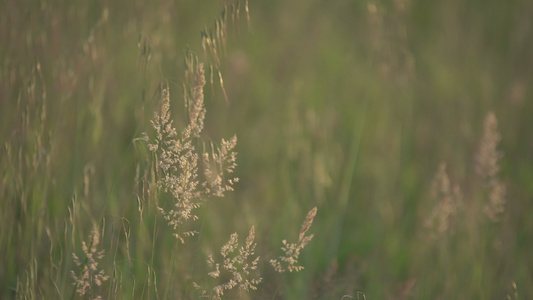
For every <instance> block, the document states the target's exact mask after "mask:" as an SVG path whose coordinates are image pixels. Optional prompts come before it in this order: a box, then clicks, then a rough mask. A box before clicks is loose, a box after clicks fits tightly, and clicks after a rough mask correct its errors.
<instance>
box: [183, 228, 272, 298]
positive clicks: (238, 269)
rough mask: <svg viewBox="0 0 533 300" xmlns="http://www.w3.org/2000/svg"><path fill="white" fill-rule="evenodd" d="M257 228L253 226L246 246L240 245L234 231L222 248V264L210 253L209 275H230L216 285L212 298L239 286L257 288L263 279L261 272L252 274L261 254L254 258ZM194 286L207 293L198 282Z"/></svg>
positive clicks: (246, 289) (244, 288) (240, 287)
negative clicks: (236, 251) (226, 279)
mask: <svg viewBox="0 0 533 300" xmlns="http://www.w3.org/2000/svg"><path fill="white" fill-rule="evenodd" d="M254 240H255V229H254V227H253V226H252V228H250V232H249V234H248V237H247V238H246V242H245V244H244V246H241V247H239V241H238V235H237V233H233V234H232V235H231V236H230V239H229V240H228V242H227V243H226V244H224V246H222V248H221V249H220V254H221V255H222V259H223V262H222V266H221V264H220V263H216V262H215V260H214V258H213V255H209V256H208V259H207V264H208V265H209V267H210V268H211V270H212V271H211V272H209V273H208V275H209V276H210V277H212V278H219V277H228V278H230V279H229V280H228V281H226V282H224V283H222V284H219V285H217V286H215V287H214V288H213V289H212V296H211V298H212V299H221V297H222V296H223V295H224V292H225V291H228V290H231V289H233V288H235V287H238V288H239V289H240V290H243V291H250V290H256V289H257V285H258V284H259V283H260V282H261V281H262V279H261V277H259V274H257V272H255V273H256V274H252V271H256V270H257V263H258V262H259V256H257V257H255V258H254V255H255V246H256V243H255V242H254ZM237 249H239V253H238V254H236V253H235V250H237ZM221 269H222V270H221ZM223 273H225V274H223ZM254 275H255V276H254ZM193 286H194V287H195V288H196V289H198V290H201V291H202V294H203V295H207V294H208V293H207V291H206V290H204V289H202V287H201V286H200V285H198V284H197V283H193Z"/></svg>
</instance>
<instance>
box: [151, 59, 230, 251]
mask: <svg viewBox="0 0 533 300" xmlns="http://www.w3.org/2000/svg"><path fill="white" fill-rule="evenodd" d="M186 67H187V68H186V73H185V78H186V81H185V86H184V91H185V95H184V97H185V105H186V107H187V108H188V116H189V117H188V121H189V122H188V124H187V126H186V127H185V128H184V129H183V130H182V131H181V132H180V134H178V131H177V130H176V129H175V128H174V127H173V120H171V113H170V93H169V90H168V88H165V89H163V90H162V92H161V102H160V106H159V109H158V111H156V112H155V113H154V117H153V120H152V121H151V123H152V127H153V128H154V131H155V138H153V139H152V140H150V137H149V136H148V135H147V134H146V133H144V134H143V139H144V140H146V141H147V142H148V149H149V150H150V151H151V152H153V153H154V154H155V155H156V161H157V166H158V169H159V170H160V171H161V172H162V174H161V176H160V178H159V179H158V182H157V183H158V186H159V188H160V189H162V190H164V191H165V192H166V193H169V194H170V195H171V196H172V198H173V199H174V205H173V207H172V208H171V209H168V210H167V209H164V208H162V207H158V210H159V212H160V213H161V214H162V215H163V217H164V219H165V220H166V221H167V222H168V224H169V225H170V226H171V227H172V228H173V229H174V236H175V237H176V238H177V239H178V240H180V241H181V242H182V243H184V242H185V239H184V238H185V237H189V236H193V235H195V234H196V233H197V232H196V231H195V230H182V229H183V228H182V227H183V226H182V225H184V223H185V222H186V221H188V220H197V219H198V216H196V214H195V213H194V212H193V211H194V210H195V209H196V208H198V207H199V206H200V205H201V203H202V201H203V200H205V199H204V198H206V197H208V196H216V197H222V196H224V193H225V192H227V191H232V190H233V187H232V186H233V184H234V183H235V182H237V181H238V179H237V178H234V177H232V178H226V174H229V173H233V171H234V169H235V167H236V165H237V164H236V159H237V153H236V152H233V149H234V148H235V146H236V144H237V137H236V136H233V137H232V138H231V139H230V140H229V141H226V140H224V139H222V142H221V146H220V147H215V146H212V148H213V150H212V153H211V154H209V153H208V152H204V153H201V152H199V151H198V150H197V149H196V145H197V144H198V143H199V142H200V141H201V140H200V134H201V132H202V130H203V129H204V119H205V114H206V109H205V107H204V93H203V88H204V86H205V75H204V68H203V64H202V63H197V59H196V58H195V57H193V56H192V55H190V54H189V55H188V56H187V59H186ZM214 148H216V149H214ZM200 156H201V157H202V162H203V172H200V170H199V168H200V166H199V158H200ZM200 175H203V178H200Z"/></svg>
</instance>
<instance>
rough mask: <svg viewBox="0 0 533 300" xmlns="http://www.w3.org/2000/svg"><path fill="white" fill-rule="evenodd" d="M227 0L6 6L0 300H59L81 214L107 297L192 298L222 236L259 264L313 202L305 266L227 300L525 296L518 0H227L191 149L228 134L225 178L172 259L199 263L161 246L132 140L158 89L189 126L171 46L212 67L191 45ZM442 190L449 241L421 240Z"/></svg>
mask: <svg viewBox="0 0 533 300" xmlns="http://www.w3.org/2000/svg"><path fill="white" fill-rule="evenodd" d="M232 3H233V2H230V1H227V2H225V1H219V0H218V1H211V0H210V1H167V0H165V1H158V0H156V1H149V2H148V1H146V2H145V1H138V0H134V1H113V2H109V1H88V2H79V1H61V0H57V1H45V0H42V1H38V0H36V1H3V2H2V3H1V4H0V66H1V67H0V71H1V72H0V114H1V116H0V141H1V142H2V145H1V146H2V148H1V150H0V155H1V156H0V163H1V166H0V170H1V171H2V172H1V173H0V175H1V177H0V196H1V202H2V204H1V212H0V216H1V219H0V222H1V227H2V229H0V254H1V258H0V282H2V284H0V285H1V287H0V298H6V299H9V298H15V297H18V298H48V299H50V298H51V297H52V298H54V297H57V295H58V294H59V295H62V297H64V298H67V297H69V296H70V295H71V293H72V295H73V296H74V293H73V292H72V288H73V286H72V282H71V281H72V279H71V277H70V273H69V272H70V271H69V270H70V269H72V267H73V266H74V263H73V262H72V256H71V253H72V252H73V251H74V252H75V251H78V252H79V251H80V250H79V249H81V246H80V245H81V241H87V239H88V235H89V233H90V230H91V228H92V225H91V224H92V223H93V222H94V221H95V220H96V222H99V224H100V225H99V226H100V228H102V229H101V230H102V232H103V233H104V234H103V238H102V240H101V247H102V249H105V251H106V254H107V255H106V257H105V258H104V259H103V260H102V262H101V264H100V267H102V268H103V269H104V270H105V272H106V274H108V275H110V276H112V279H111V280H109V281H108V282H106V283H104V284H103V286H102V291H103V292H102V293H103V295H108V296H107V297H104V299H105V298H111V296H110V295H114V297H115V298H121V297H125V298H137V297H140V298H157V297H159V296H160V297H161V298H170V299H173V298H176V299H182V298H184V299H189V298H193V296H191V293H190V290H188V289H187V286H190V281H195V280H196V279H195V278H198V277H201V276H202V275H201V274H205V273H206V272H205V270H206V266H205V255H204V254H206V253H209V252H217V251H218V249H219V248H220V247H221V246H222V245H223V244H224V243H225V242H226V241H227V239H228V238H229V236H230V234H231V233H233V232H238V233H239V236H240V237H241V239H243V240H244V237H245V236H246V234H247V233H248V230H249V228H250V226H252V225H253V226H255V230H256V241H257V243H258V246H257V247H258V248H257V253H258V254H259V255H261V256H264V257H269V256H274V257H275V256H276V255H277V254H276V253H278V252H279V247H281V245H282V244H281V240H283V239H287V240H289V242H290V241H295V240H296V239H297V237H298V233H299V229H300V226H301V224H302V222H303V220H304V219H305V216H306V214H307V212H308V211H309V210H310V209H311V208H312V207H314V206H317V207H318V214H317V216H316V218H315V221H314V224H313V226H312V227H311V229H310V232H311V233H314V234H315V237H314V239H313V240H312V241H311V242H310V244H309V245H308V246H307V247H306V248H305V249H304V250H303V251H302V253H301V257H300V259H301V264H302V265H303V266H304V267H305V269H304V270H303V271H301V272H299V273H287V274H282V275H279V274H275V273H274V272H273V271H272V270H271V269H269V266H268V264H266V265H264V266H261V267H260V270H261V274H262V277H263V283H262V284H261V285H260V286H259V289H258V291H255V292H251V293H250V294H248V295H247V296H246V295H244V296H243V295H241V299H315V298H316V299H347V298H349V299H363V297H366V299H528V298H532V297H533V287H532V285H531V282H533V272H532V270H533V260H532V259H531V253H533V242H532V239H531V238H532V237H533V217H532V216H533V203H532V202H531V201H532V199H533V168H532V166H533V131H532V130H531V128H532V127H531V124H532V121H533V101H532V99H531V98H532V90H531V86H532V83H533V55H532V53H533V24H532V22H533V2H532V1H526V0H513V1H494V0H485V1H433V2H432V1H423V0H394V1H378V0H376V1H370V0H360V1H315V0H312V1H297V0H289V1H277V0H272V1H255V0H250V1H249V2H248V4H247V6H248V8H249V17H250V21H251V22H250V23H248V21H247V14H246V13H245V6H246V5H245V2H241V3H240V4H239V6H238V7H239V8H240V11H239V12H238V13H236V14H234V15H232V16H233V18H231V21H228V24H229V26H228V32H227V33H228V34H227V39H226V46H225V48H224V51H222V53H221V55H220V57H221V63H220V67H219V68H220V71H221V73H222V75H223V78H224V88H225V92H226V94H227V98H228V99H227V101H226V99H225V97H224V93H223V91H222V89H221V87H220V85H219V84H218V83H217V81H218V79H217V77H216V76H215V79H214V83H210V79H209V78H208V80H207V81H208V84H207V85H206V87H205V93H206V98H205V105H206V109H207V116H206V129H205V131H204V133H203V136H202V137H203V138H204V139H205V140H206V141H208V142H210V141H214V142H215V141H219V140H220V138H225V139H228V138H230V137H231V136H233V134H236V135H237V137H238V144H237V148H236V151H237V152H238V153H239V154H238V159H237V163H238V166H237V169H236V172H237V176H238V177H239V178H240V181H239V183H237V184H236V186H235V191H234V192H233V193H230V194H228V195H227V196H226V197H224V198H221V199H214V200H212V201H209V202H208V204H207V205H204V206H202V207H201V208H200V213H199V214H200V215H199V216H200V221H199V222H198V226H199V227H200V237H199V238H195V239H193V240H192V241H191V242H190V244H189V245H186V246H187V247H190V248H192V249H197V250H198V251H196V250H191V249H190V248H187V247H185V246H180V247H181V248H180V247H178V249H177V250H176V245H175V243H174V240H173V238H172V235H171V230H170V229H169V228H168V227H167V226H166V225H165V224H164V221H163V220H162V219H159V221H157V218H160V217H158V216H157V214H156V213H155V209H154V206H153V203H152V206H150V204H149V203H145V204H143V203H142V201H140V200H139V199H140V198H139V195H143V194H144V193H145V192H144V191H142V188H139V184H138V182H139V178H142V177H143V176H144V175H143V174H148V173H149V171H148V170H149V167H148V165H149V162H148V161H149V158H150V155H149V153H148V151H147V149H146V145H145V144H143V143H142V142H138V141H136V140H135V139H136V138H139V137H140V136H141V132H144V131H149V130H150V126H151V125H150V122H149V121H150V119H151V118H152V115H153V111H154V110H155V108H156V107H157V105H158V103H159V100H160V90H159V89H160V86H161V84H162V83H165V84H166V83H168V85H169V87H170V94H171V105H172V112H173V116H174V124H175V125H176V126H177V127H178V128H182V127H183V126H185V125H186V122H187V120H186V118H185V113H184V108H183V98H182V93H183V88H182V82H183V79H184V78H183V72H184V63H183V61H184V53H185V52H184V51H185V49H190V51H192V52H193V53H195V54H196V55H197V56H198V57H199V59H200V60H203V61H205V62H206V65H207V64H209V63H212V59H211V58H210V57H206V56H204V51H203V49H202V37H201V32H202V29H203V28H214V24H215V23H214V22H215V20H216V19H217V18H219V17H220V16H221V12H222V11H223V9H224V6H225V5H227V7H229V6H230V5H232ZM228 16H229V15H228ZM228 20H229V19H228ZM491 113H493V114H494V116H495V118H496V120H497V133H495V132H494V131H492V134H493V136H498V135H499V136H500V137H501V139H497V138H496V140H497V155H496V156H493V157H492V163H493V165H496V168H497V170H496V172H495V173H493V174H491V176H492V177H491V178H492V179H491V180H492V181H490V182H489V183H487V182H485V181H484V178H483V176H482V174H481V175H480V174H479V172H476V164H479V160H476V158H477V157H479V153H480V151H481V150H480V149H481V148H482V146H481V145H482V144H483V142H482V141H483V140H484V137H486V136H487V125H484V124H486V120H488V118H487V116H489V115H490V114H491ZM489 134H490V130H489ZM441 165H442V166H444V165H445V166H446V167H445V171H446V175H445V176H444V177H445V178H446V179H445V180H444V183H443V184H441V185H440V186H439V185H438V184H437V186H438V187H437V188H435V187H433V188H432V186H435V184H434V183H433V182H434V181H435V180H434V178H435V176H436V175H435V174H438V171H439V166H441ZM437 178H441V179H442V178H443V176H441V177H437ZM446 180H448V183H447V184H446ZM494 182H498V184H500V185H501V186H505V193H504V196H503V203H504V204H503V211H501V212H500V214H499V218H498V219H497V220H492V219H490V218H488V217H487V214H485V212H484V207H485V206H487V205H490V203H493V202H491V201H492V200H491V199H493V198H491V194H490V191H491V190H490V187H491V186H492V185H491V184H493V183H494ZM447 186H448V187H449V186H453V188H446V187H447ZM435 189H437V190H438V191H440V192H441V193H442V194H445V196H446V195H448V196H449V195H450V193H448V192H449V191H450V190H452V189H457V190H460V193H457V194H458V195H459V194H460V195H461V196H457V197H456V199H460V200H461V201H460V202H461V205H458V206H457V209H452V212H448V213H447V214H446V213H444V214H445V217H442V218H443V219H445V223H446V226H447V228H445V229H443V230H440V229H439V230H435V228H432V227H431V226H428V224H429V223H431V222H429V223H428V219H430V218H431V216H432V214H433V212H434V211H435V209H436V208H437V211H439V207H440V211H441V213H442V212H443V211H446V210H445V209H444V208H442V206H439V205H441V203H442V201H448V200H442V199H440V198H439V196H435V192H434V191H435ZM454 195H455V194H454ZM441 198H442V197H441ZM444 198H446V197H444ZM441 200H442V201H441ZM446 203H447V202H446ZM457 203H459V200H458V201H457ZM141 207H142V208H143V209H144V212H141V213H139V211H141ZM143 213H144V215H143ZM141 215H142V216H143V218H144V219H142V220H141V219H140V216H141ZM441 215H442V214H441ZM73 219H75V220H74V221H73ZM102 220H105V222H103V221H102ZM147 224H148V225H147ZM156 232H157V234H155V233H156ZM76 245H77V246H76ZM155 245H157V246H155ZM76 248H77V249H78V250H76ZM154 249H155V250H157V251H154ZM187 249H188V250H187ZM154 252H156V253H157V255H155V258H154ZM171 257H172V258H171ZM150 261H151V263H148V262H150ZM189 263H192V264H194V268H193V270H190V268H189V269H187V268H186V266H184V265H187V264H189ZM147 265H148V266H149V267H148V271H147ZM170 265H172V266H174V267H175V269H172V270H174V271H170V270H169V268H170V267H169V266H170ZM173 272H175V273H173ZM155 274H157V276H155ZM169 274H170V275H169ZM176 274H178V275H176ZM117 278H120V288H121V289H122V292H120V293H119V292H117V291H118V290H119V288H118V287H119V285H118V283H117V282H118V279H117ZM154 279H155V283H154ZM173 280H175V282H176V284H170V282H173ZM167 281H168V283H167ZM52 283H53V284H52ZM174 285H175V287H174ZM170 286H172V287H170ZM146 291H152V292H151V293H150V292H146ZM156 292H158V293H159V294H157V293H156ZM156 295H157V297H156ZM23 296H24V297H23ZM230 298H231V297H230Z"/></svg>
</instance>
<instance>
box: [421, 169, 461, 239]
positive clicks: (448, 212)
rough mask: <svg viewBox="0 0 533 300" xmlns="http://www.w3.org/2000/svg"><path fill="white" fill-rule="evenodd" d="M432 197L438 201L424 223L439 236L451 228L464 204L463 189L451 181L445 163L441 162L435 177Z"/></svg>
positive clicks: (433, 233)
mask: <svg viewBox="0 0 533 300" xmlns="http://www.w3.org/2000/svg"><path fill="white" fill-rule="evenodd" d="M431 198H432V199H433V200H434V201H436V202H437V203H436V204H435V207H434V209H433V211H432V212H431V214H430V215H429V217H428V218H427V219H426V221H425V224H424V225H425V227H426V228H428V229H429V230H430V231H431V235H432V236H433V237H437V236H439V235H442V234H444V233H445V232H446V231H448V230H450V226H451V225H452V223H453V220H454V217H455V216H456V214H457V211H458V209H459V208H460V207H461V206H462V205H463V201H462V193H461V189H460V188H459V186H458V185H454V186H452V184H451V183H450V179H449V177H448V173H447V172H446V164H445V163H441V164H440V166H439V170H438V171H437V174H436V175H435V178H434V179H433V182H432V184H431Z"/></svg>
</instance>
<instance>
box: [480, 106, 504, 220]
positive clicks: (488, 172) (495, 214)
mask: <svg viewBox="0 0 533 300" xmlns="http://www.w3.org/2000/svg"><path fill="white" fill-rule="evenodd" d="M500 140H501V135H500V133H499V131H498V121H497V119H496V116H495V115H494V113H492V112H490V113H489V114H488V115H487V117H486V118H485V123H484V125H483V137H482V139H481V141H480V143H479V147H478V152H477V154H476V157H475V159H476V173H477V174H478V176H479V177H480V178H481V179H482V180H483V184H484V188H485V189H486V190H487V192H488V198H489V202H488V203H487V204H486V205H485V206H484V207H483V211H484V212H485V214H486V215H487V217H488V218H489V219H490V220H491V221H492V222H498V221H500V220H501V216H502V214H503V213H504V211H505V202H506V200H505V194H506V186H505V184H503V183H502V182H501V181H500V179H499V176H498V173H499V172H500V159H501V158H502V156H503V155H502V153H501V152H500V151H498V149H497V148H498V144H499V142H500Z"/></svg>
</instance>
